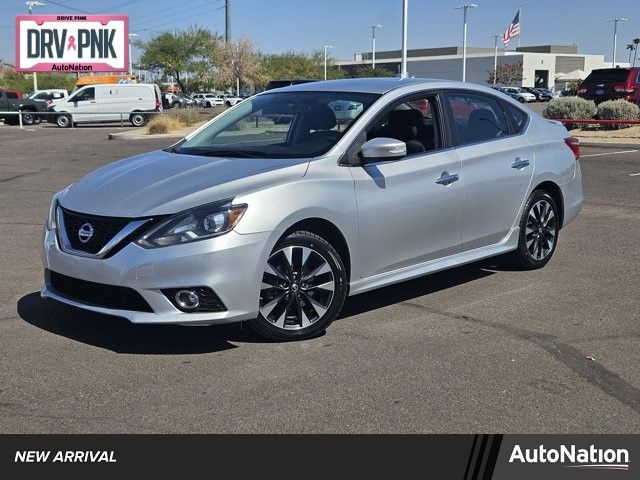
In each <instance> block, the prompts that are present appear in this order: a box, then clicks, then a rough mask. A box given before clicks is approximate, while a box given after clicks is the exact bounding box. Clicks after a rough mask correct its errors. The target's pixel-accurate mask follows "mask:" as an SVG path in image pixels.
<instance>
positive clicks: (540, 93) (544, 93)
mask: <svg viewBox="0 0 640 480" xmlns="http://www.w3.org/2000/svg"><path fill="white" fill-rule="evenodd" d="M520 88H521V90H524V91H525V92H529V93H530V94H532V95H533V96H534V97H536V101H538V102H548V101H550V100H551V99H552V98H553V95H552V94H551V92H550V91H549V90H546V89H544V88H533V87H520Z"/></svg>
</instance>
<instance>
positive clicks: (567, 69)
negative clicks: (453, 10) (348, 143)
mask: <svg viewBox="0 0 640 480" xmlns="http://www.w3.org/2000/svg"><path fill="white" fill-rule="evenodd" d="M494 54H495V51H494V49H493V48H482V47H467V81H468V82H473V83H479V84H485V85H486V84H487V81H488V79H489V74H490V73H491V72H493V66H494ZM497 59H498V65H501V64H506V63H512V64H518V63H520V62H522V82H518V83H519V84H521V85H522V86H525V87H555V88H556V89H562V88H563V87H564V83H565V82H558V83H556V79H557V78H558V77H561V76H562V75H565V77H566V74H569V73H573V75H572V76H576V75H581V76H582V78H584V77H586V76H587V75H588V74H589V73H590V72H591V70H594V69H597V68H608V67H611V63H610V62H605V61H604V55H589V54H582V53H578V47H577V46H576V45H541V46H531V47H519V48H517V49H516V50H515V51H510V50H507V51H505V50H504V49H498V54H497ZM400 61H401V59H400V50H394V51H387V52H376V68H385V69H387V70H389V71H391V72H394V73H398V72H399V71H400ZM335 63H336V65H339V66H340V68H342V69H345V70H347V71H349V70H353V69H355V68H357V67H358V66H362V65H371V53H362V54H356V55H355V56H354V60H340V61H337V62H335ZM619 65H620V66H627V64H623V63H619ZM407 72H408V75H409V76H412V77H430V78H442V79H447V80H461V79H462V47H441V48H423V49H412V50H408V51H407ZM581 72H582V73H581Z"/></svg>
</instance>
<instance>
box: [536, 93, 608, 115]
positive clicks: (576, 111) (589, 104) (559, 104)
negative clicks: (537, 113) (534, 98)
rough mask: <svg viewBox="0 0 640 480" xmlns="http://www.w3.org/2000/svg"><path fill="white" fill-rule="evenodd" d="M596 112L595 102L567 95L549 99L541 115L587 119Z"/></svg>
mask: <svg viewBox="0 0 640 480" xmlns="http://www.w3.org/2000/svg"><path fill="white" fill-rule="evenodd" d="M596 113H598V108H597V107H596V104H595V103H594V102H593V101H591V100H585V99H584V98H578V97H568V98H556V99H553V100H551V101H550V102H549V103H548V104H547V106H546V107H544V110H543V111H542V116H544V117H545V118H552V119H553V118H570V119H572V120H588V119H590V118H593V117H595V116H596Z"/></svg>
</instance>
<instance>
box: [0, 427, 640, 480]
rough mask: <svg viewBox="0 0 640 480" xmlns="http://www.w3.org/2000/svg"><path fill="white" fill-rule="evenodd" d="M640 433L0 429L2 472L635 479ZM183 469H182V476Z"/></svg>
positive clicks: (123, 475)
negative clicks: (128, 432) (26, 432)
mask: <svg viewBox="0 0 640 480" xmlns="http://www.w3.org/2000/svg"><path fill="white" fill-rule="evenodd" d="M638 452H640V436H638V435H565V436H561V435H504V436H503V435H0V472H2V474H3V477H6V478H48V475H51V474H52V473H53V474H54V478H58V477H57V476H56V475H60V476H62V475H64V478H67V479H71V478H96V477H95V475H99V476H100V477H102V476H104V477H105V478H107V476H108V478H118V477H119V478H131V476H132V473H133V472H136V471H138V470H141V471H142V472H144V474H143V478H184V477H185V475H186V476H188V477H195V476H197V473H198V472H202V473H205V474H206V477H207V478H208V477H211V478H216V477H222V476H223V475H224V476H226V475H225V474H228V475H230V476H233V478H244V477H247V476H249V475H255V474H258V475H259V476H260V477H263V478H271V477H272V476H273V477H275V476H276V475H277V477H278V478H287V477H292V476H296V477H298V478H299V477H306V476H307V475H308V474H309V473H312V475H311V476H313V477H327V478H348V477H350V478H369V477H371V478H389V479H395V478H437V479H439V480H443V479H460V480H479V479H482V480H489V479H492V478H493V479H498V480H501V479H505V480H506V479H509V480H512V479H524V480H526V479H540V478H544V479H545V480H553V479H569V480H571V479H594V480H596V479H609V478H615V479H618V480H626V479H633V478H638V470H637V465H636V463H635V461H636V459H637V454H638ZM187 472H188V474H187Z"/></svg>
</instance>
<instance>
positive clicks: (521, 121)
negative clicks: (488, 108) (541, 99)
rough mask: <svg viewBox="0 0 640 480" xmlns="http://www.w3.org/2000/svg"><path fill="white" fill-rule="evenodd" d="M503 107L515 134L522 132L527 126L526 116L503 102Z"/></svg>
mask: <svg viewBox="0 0 640 480" xmlns="http://www.w3.org/2000/svg"><path fill="white" fill-rule="evenodd" d="M503 106H504V108H505V110H506V112H507V116H508V117H509V118H510V119H511V123H513V126H514V128H515V129H516V132H517V133H520V132H522V130H523V129H524V127H525V125H526V124H527V114H526V113H524V112H523V111H522V110H520V109H519V108H518V107H514V106H513V105H511V104H510V103H506V102H505V103H504V104H503Z"/></svg>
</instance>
